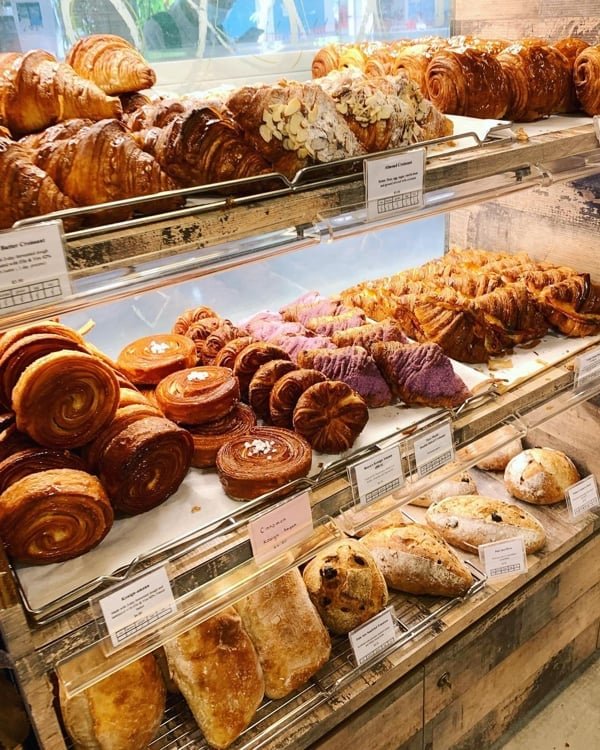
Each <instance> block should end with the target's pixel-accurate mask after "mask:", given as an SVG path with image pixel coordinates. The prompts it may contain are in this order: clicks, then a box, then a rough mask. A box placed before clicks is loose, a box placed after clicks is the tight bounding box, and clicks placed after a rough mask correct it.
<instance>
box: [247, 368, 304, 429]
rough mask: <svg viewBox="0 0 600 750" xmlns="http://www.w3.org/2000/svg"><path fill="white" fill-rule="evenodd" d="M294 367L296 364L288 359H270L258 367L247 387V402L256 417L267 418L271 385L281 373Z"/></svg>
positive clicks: (285, 372)
mask: <svg viewBox="0 0 600 750" xmlns="http://www.w3.org/2000/svg"><path fill="white" fill-rule="evenodd" d="M296 369H297V368H296V365H295V364H294V363H293V362H290V360H288V359H272V360H271V361H270V362H265V364H264V365H261V366H260V367H259V368H258V370H257V371H256V372H255V374H254V376H253V377H252V380H251V381H250V386H249V388H248V402H249V404H250V406H251V407H252V409H253V410H254V413H255V414H256V416H257V417H259V418H260V419H262V420H263V421H266V420H268V418H269V399H270V397H271V391H272V390H273V386H274V385H275V383H277V381H278V380H279V379H280V378H281V377H283V375H287V373H288V372H292V371H293V370H296Z"/></svg>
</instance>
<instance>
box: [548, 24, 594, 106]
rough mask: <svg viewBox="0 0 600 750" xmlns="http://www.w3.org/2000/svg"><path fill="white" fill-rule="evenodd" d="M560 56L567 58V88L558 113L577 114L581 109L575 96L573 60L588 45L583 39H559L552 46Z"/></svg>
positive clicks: (569, 37)
mask: <svg viewBox="0 0 600 750" xmlns="http://www.w3.org/2000/svg"><path fill="white" fill-rule="evenodd" d="M552 46H553V47H555V48H556V49H557V50H558V51H559V52H560V53H561V54H563V55H564V56H565V57H566V58H567V62H568V63H569V73H570V75H569V88H568V93H567V97H566V98H565V100H564V101H563V102H562V104H561V105H560V107H559V109H558V110H557V111H558V112H577V111H578V110H579V109H581V107H580V104H579V100H578V99H577V94H576V91H575V81H574V75H573V74H574V71H575V60H576V59H577V58H578V57H579V55H580V54H581V53H582V52H583V50H585V49H587V48H588V46H589V45H588V43H587V42H584V41H583V39H577V38H576V37H572V36H568V37H566V38H565V39H559V40H558V42H554V43H553V44H552Z"/></svg>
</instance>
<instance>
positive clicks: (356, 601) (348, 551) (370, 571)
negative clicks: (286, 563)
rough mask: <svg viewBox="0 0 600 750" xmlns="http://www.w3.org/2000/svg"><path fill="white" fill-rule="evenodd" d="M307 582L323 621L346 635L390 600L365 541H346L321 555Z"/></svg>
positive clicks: (310, 567)
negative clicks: (363, 542)
mask: <svg viewBox="0 0 600 750" xmlns="http://www.w3.org/2000/svg"><path fill="white" fill-rule="evenodd" d="M303 575H304V582H305V583H306V587H307V589H308V593H309V594H310V598H311V599H312V601H313V603H314V605H315V607H316V608H317V610H318V612H319V614H320V615H321V618H322V619H323V622H324V623H325V625H327V627H328V628H329V630H331V632H332V633H336V634H338V635H343V634H344V633H348V632H350V631H351V630H353V629H354V628H356V627H358V626H359V625H362V624H363V622H366V621H367V620H369V619H370V618H371V617H373V616H374V615H376V614H377V613H378V612H380V611H381V610H382V609H383V608H384V607H385V605H386V604H387V601H388V592H387V586H386V583H385V579H384V577H383V574H382V572H381V571H380V570H379V568H378V567H377V564H376V563H375V560H374V559H373V556H372V555H371V553H370V552H369V550H368V549H367V548H366V547H365V545H364V544H362V542H359V541H356V540H355V539H344V540H342V541H340V542H335V543H334V544H332V545H330V546H329V547H327V548H326V549H324V550H323V551H322V552H319V554H318V555H316V556H315V557H314V558H313V559H312V560H311V561H310V562H309V563H308V565H307V566H306V568H305V569H304V574H303Z"/></svg>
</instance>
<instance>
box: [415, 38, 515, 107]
mask: <svg viewBox="0 0 600 750" xmlns="http://www.w3.org/2000/svg"><path fill="white" fill-rule="evenodd" d="M427 91H428V95H429V99H431V101H432V102H433V104H434V105H435V106H436V107H437V108H438V109H439V110H440V111H441V112H445V113H446V114H453V115H468V116H470V117H484V118H485V117H489V118H499V117H504V115H505V113H506V111H507V109H508V105H509V90H508V85H507V82H506V78H505V75H504V72H503V70H502V67H501V65H500V63H499V62H498V61H497V60H496V58H495V57H494V56H493V55H491V54H489V53H488V52H484V51H482V50H477V49H472V48H460V49H444V50H440V51H439V52H437V53H436V54H435V55H434V56H433V58H432V60H431V62H430V63H429V66H428V68H427Z"/></svg>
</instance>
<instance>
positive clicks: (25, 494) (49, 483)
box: [0, 469, 113, 564]
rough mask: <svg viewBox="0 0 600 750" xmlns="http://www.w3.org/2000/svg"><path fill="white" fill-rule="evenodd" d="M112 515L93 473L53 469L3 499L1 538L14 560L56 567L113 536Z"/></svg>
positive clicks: (30, 478)
mask: <svg viewBox="0 0 600 750" xmlns="http://www.w3.org/2000/svg"><path fill="white" fill-rule="evenodd" d="M112 522H113V511H112V508H111V505H110V502H109V501H108V498H107V496H106V492H105V491H104V488H103V487H102V485H101V484H100V482H99V481H98V479H97V478H96V477H94V476H92V475H91V474H87V473H86V472H84V471H78V470H76V469H49V470H47V471H39V472H36V473H35V474H28V475H27V476H25V477H23V478H22V479H19V480H18V481H17V482H15V483H14V484H12V485H11V486H10V487H9V488H8V489H7V490H5V491H4V492H3V493H2V495H0V537H1V538H2V541H3V542H4V545H5V547H6V550H7V552H8V555H9V556H10V557H11V558H12V559H13V560H18V561H19V562H28V563H38V564H44V563H54V562H61V561H63V560H69V559H71V558H73V557H77V556H79V555H82V554H83V553H84V552H88V551H89V550H90V549H92V547H95V546H96V545H97V544H98V543H99V542H100V541H101V540H102V539H104V537H105V536H106V534H108V532H109V530H110V528H111V526H112Z"/></svg>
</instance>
